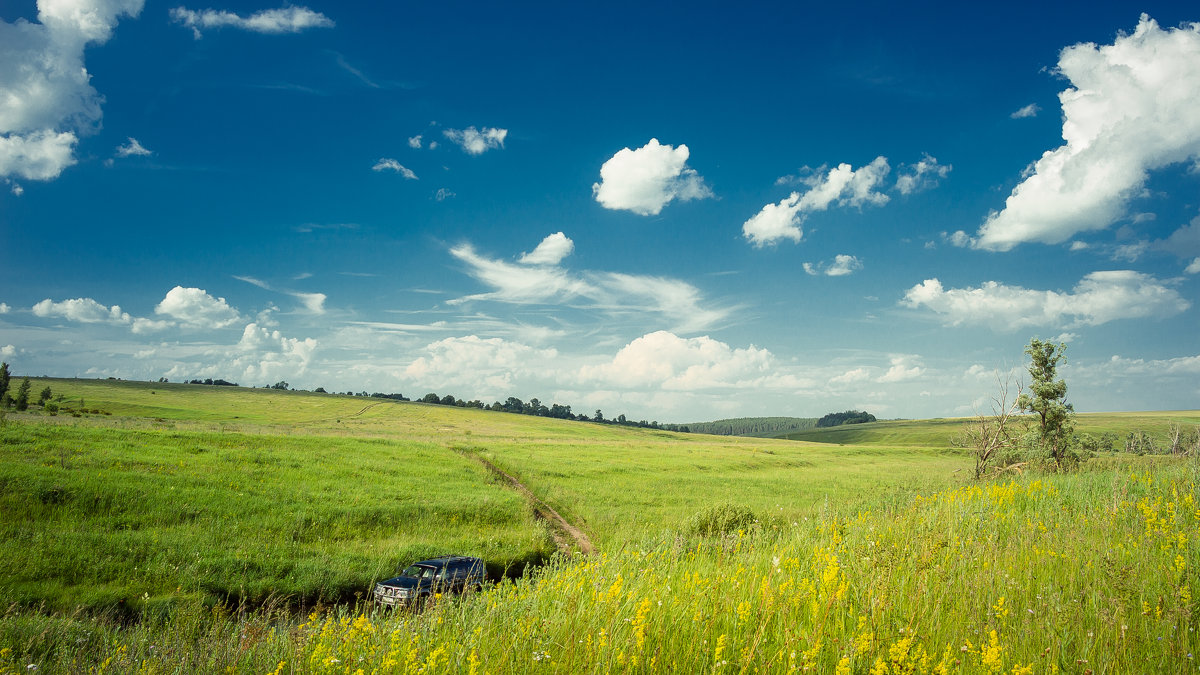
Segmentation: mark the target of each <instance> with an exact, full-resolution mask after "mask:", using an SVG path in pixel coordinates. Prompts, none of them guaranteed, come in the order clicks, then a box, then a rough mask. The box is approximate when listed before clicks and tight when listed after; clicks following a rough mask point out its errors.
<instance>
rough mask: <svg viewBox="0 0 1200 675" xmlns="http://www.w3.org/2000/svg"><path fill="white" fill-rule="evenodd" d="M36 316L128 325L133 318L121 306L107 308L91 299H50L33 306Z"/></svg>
mask: <svg viewBox="0 0 1200 675" xmlns="http://www.w3.org/2000/svg"><path fill="white" fill-rule="evenodd" d="M33 314H34V316H40V317H42V318H52V317H62V318H64V319H69V320H71V321H78V322H80V323H110V324H128V323H131V322H132V321H133V317H131V316H129V314H128V313H127V312H124V311H122V310H121V307H120V306H119V305H113V306H112V307H107V306H105V305H102V304H100V303H98V302H96V301H95V300H93V299H91V298H74V299H72V300H63V301H62V302H54V301H52V300H51V299H50V298H46V299H45V300H42V301H41V302H39V303H38V304H36V305H34V306H33Z"/></svg>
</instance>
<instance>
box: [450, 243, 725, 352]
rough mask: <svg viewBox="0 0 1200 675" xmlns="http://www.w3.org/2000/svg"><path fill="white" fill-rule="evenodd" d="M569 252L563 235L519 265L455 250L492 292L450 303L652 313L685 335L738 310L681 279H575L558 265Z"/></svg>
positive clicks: (599, 274) (591, 275) (469, 249)
mask: <svg viewBox="0 0 1200 675" xmlns="http://www.w3.org/2000/svg"><path fill="white" fill-rule="evenodd" d="M560 235H561V238H560ZM547 242H549V243H547ZM543 246H545V247H546V249H543V248H542V247H543ZM539 249H540V250H542V253H541V254H538V251H539ZM568 249H569V250H573V249H574V243H573V242H571V240H570V239H569V238H567V237H566V236H565V235H562V233H555V234H553V235H550V236H549V237H547V238H546V239H544V240H543V241H542V244H540V245H539V247H538V248H537V249H535V250H534V252H533V253H532V254H525V255H524V256H522V257H521V259H520V261H519V262H517V263H512V262H507V261H504V260H497V259H494V258H489V257H487V256H483V255H480V254H479V253H478V252H476V251H475V249H474V247H473V246H471V245H470V244H461V245H459V246H455V247H453V248H451V249H450V254H451V255H453V256H454V257H455V258H457V259H459V260H460V261H462V262H463V263H465V264H466V265H467V268H466V272H467V274H469V275H470V276H471V277H473V278H475V279H476V280H477V281H479V282H481V283H483V284H484V285H486V286H488V287H490V288H491V289H492V290H491V291H489V292H487V293H477V294H473V295H468V296H464V297H460V298H456V299H454V300H450V301H449V303H450V304H452V305H461V304H463V303H467V302H472V301H494V302H504V303H509V304H522V305H537V304H541V305H561V306H569V307H572V308H576V309H585V310H590V311H594V312H600V313H602V314H605V315H612V316H636V315H644V314H646V313H651V314H653V315H655V316H658V317H660V318H666V319H667V320H669V321H671V322H672V324H673V328H674V329H675V330H679V331H683V332H691V331H697V330H704V329H706V328H708V327H711V326H715V325H718V324H720V323H721V322H722V321H724V320H725V319H726V318H727V317H728V316H729V315H730V314H731V313H732V312H733V311H734V309H735V308H731V307H724V306H720V305H717V304H715V303H713V302H711V301H709V300H708V299H707V298H705V297H704V295H703V294H702V293H701V291H700V290H699V289H697V288H696V287H695V286H693V285H691V284H689V283H687V282H685V281H682V280H679V279H671V278H667V277H658V276H648V275H637V274H625V273H620V272H604V271H584V272H580V273H573V272H571V271H569V270H567V269H565V268H563V267H561V266H559V265H558V263H559V262H561V260H562V257H560V256H562V255H564V251H567V250H568ZM534 254H538V255H537V257H533V256H534Z"/></svg>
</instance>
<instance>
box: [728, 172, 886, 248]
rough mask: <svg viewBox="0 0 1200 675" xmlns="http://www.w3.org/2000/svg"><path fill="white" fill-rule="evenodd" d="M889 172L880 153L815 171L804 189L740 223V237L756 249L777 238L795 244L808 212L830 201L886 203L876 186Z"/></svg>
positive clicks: (856, 204) (859, 204)
mask: <svg viewBox="0 0 1200 675" xmlns="http://www.w3.org/2000/svg"><path fill="white" fill-rule="evenodd" d="M890 171H891V167H890V166H889V165H888V161H887V158H886V157H882V156H880V157H876V158H875V159H874V160H873V161H872V162H871V163H870V164H867V165H866V166H863V167H859V168H858V169H855V168H853V167H852V166H850V165H849V164H839V165H837V166H836V167H834V168H832V169H829V170H828V171H825V170H824V169H821V170H818V171H817V172H815V173H814V174H813V175H811V176H809V177H808V178H806V179H803V180H802V182H803V183H805V184H806V185H807V186H808V190H807V191H806V192H804V193H800V192H793V193H792V194H790V195H788V196H787V197H786V198H784V199H783V200H782V201H780V202H779V203H778V204H767V205H766V206H764V207H763V208H762V210H761V211H759V212H758V213H756V214H755V215H754V216H752V217H751V218H750V219H749V220H747V221H746V222H745V223H743V224H742V236H744V237H745V238H746V239H748V240H749V241H750V243H752V244H754V245H755V246H757V247H760V248H761V247H763V246H766V245H768V244H775V243H777V242H778V241H779V240H781V239H791V240H792V241H794V242H797V243H798V242H800V241H801V240H802V239H803V238H804V230H803V229H802V228H801V225H802V224H803V222H804V220H805V218H807V217H808V214H809V213H812V212H814V211H824V210H826V209H828V208H829V207H830V205H833V204H836V205H838V206H851V207H855V208H862V207H863V206H867V205H871V206H882V205H884V204H886V203H888V196H887V195H886V194H884V193H882V192H880V191H879V190H878V188H879V186H880V184H881V183H882V182H883V180H884V179H885V178H886V177H887V175H888V173H889V172H890Z"/></svg>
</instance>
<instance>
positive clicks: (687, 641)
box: [0, 380, 1200, 675]
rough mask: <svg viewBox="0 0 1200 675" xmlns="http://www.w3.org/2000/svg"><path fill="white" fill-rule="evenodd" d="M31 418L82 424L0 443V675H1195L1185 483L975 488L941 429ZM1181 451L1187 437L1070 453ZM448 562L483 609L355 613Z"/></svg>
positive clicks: (158, 411)
mask: <svg viewBox="0 0 1200 675" xmlns="http://www.w3.org/2000/svg"><path fill="white" fill-rule="evenodd" d="M45 386H50V387H51V389H52V391H53V392H54V397H53V398H54V399H57V398H58V396H59V395H61V396H62V400H61V402H60V405H61V406H62V407H63V410H67V409H68V408H69V409H72V410H74V411H75V412H74V413H71V412H62V413H60V414H58V415H55V416H51V415H48V414H46V412H45V411H42V410H39V409H38V408H37V407H36V406H34V408H33V409H31V411H29V412H27V413H15V412H8V413H7V414H5V415H4V416H3V418H0V560H3V561H4V574H3V575H0V603H3V605H4V606H5V607H6V610H5V613H4V615H3V616H0V673H3V674H4V675H8V674H9V673H16V672H30V671H31V670H33V669H31V668H29V667H28V666H29V665H30V664H32V665H34V666H37V669H38V670H39V671H41V672H149V673H155V672H205V673H207V672H253V673H263V672H277V673H278V672H301V673H308V672H313V673H327V672H328V673H335V672H336V673H346V672H349V673H354V672H357V671H358V669H360V668H361V669H362V671H363V672H412V673H416V672H422V673H439V672H442V673H457V672H467V673H470V672H477V673H482V672H495V673H503V672H529V671H531V670H546V671H548V672H564V673H565V672H572V673H574V672H595V673H606V672H612V671H623V672H624V671H628V672H660V671H663V672H721V671H729V672H732V671H733V670H735V669H736V670H739V671H741V670H745V671H759V672H781V673H782V672H793V671H805V670H808V671H810V672H838V673H853V674H856V675H863V674H866V673H896V672H902V673H910V672H911V673H933V672H945V673H1001V672H1003V673H1032V672H1054V671H1055V670H1057V672H1082V671H1081V670H1080V667H1081V666H1082V665H1083V664H1105V666H1104V667H1105V670H1104V672H1190V671H1187V670H1186V669H1180V668H1177V667H1176V666H1178V665H1181V664H1183V665H1187V664H1190V663H1192V661H1191V660H1189V659H1188V656H1187V655H1188V654H1193V655H1194V654H1196V653H1198V652H1200V640H1198V638H1197V633H1196V630H1195V629H1196V627H1197V626H1196V625H1195V624H1196V620H1195V619H1194V617H1196V616H1200V605H1198V604H1197V600H1196V598H1197V597H1198V595H1197V585H1198V584H1197V575H1196V571H1197V569H1198V568H1200V556H1198V551H1200V548H1198V546H1200V539H1198V538H1197V537H1196V536H1195V532H1196V531H1197V528H1200V508H1198V507H1200V498H1198V497H1200V496H1198V495H1197V481H1198V480H1200V465H1197V463H1196V462H1197V459H1196V458H1194V457H1192V458H1172V457H1162V456H1151V457H1132V456H1129V455H1127V454H1125V453H1120V454H1110V455H1107V456H1104V457H1101V458H1099V459H1097V460H1093V461H1092V462H1091V463H1090V464H1088V465H1086V467H1085V469H1086V470H1084V471H1080V472H1077V473H1074V474H1038V473H1036V472H1029V473H1027V474H1026V475H1024V476H1019V477H1017V479H1016V480H1014V481H1005V482H996V483H988V482H984V483H975V482H972V481H970V480H969V479H968V477H967V476H968V474H969V471H967V470H965V469H969V468H970V467H971V465H972V464H971V461H970V458H969V457H968V456H967V455H966V454H965V453H964V451H962V450H959V449H955V448H953V447H951V445H950V443H949V441H948V439H949V437H950V436H952V435H953V434H954V433H956V431H957V429H958V428H959V426H960V425H961V424H962V420H953V419H944V420H923V421H891V422H876V423H870V424H860V425H850V426H843V427H834V428H830V429H822V430H813V431H808V432H803V433H801V434H793V435H792V437H793V438H801V439H802V440H783V439H761V438H747V437H737V436H714V435H705V434H696V433H691V434H680V433H670V432H665V431H658V430H648V429H636V428H627V427H616V426H609V425H601V424H593V423H587V422H573V421H561V420H554V419H547V418H540V417H530V416H525V415H513V414H506V413H500V412H490V411H483V410H475V409H464V408H455V407H447V406H437V405H425V404H419V403H409V402H395V401H390V400H389V401H380V400H374V399H365V398H359V397H350V396H339V395H323V394H312V393H305V392H289V391H274V390H253V389H242V388H232V387H213V386H203V385H182V384H165V383H164V384H158V383H154V384H151V383H136V382H121V381H88V380H38V381H37V382H36V383H35V391H36V390H40V389H41V388H43V387H45ZM81 409H86V411H87V412H82V411H81ZM97 411H99V412H97ZM1172 423H1183V424H1188V425H1192V424H1200V411H1184V412H1174V413H1172V412H1163V413H1113V414H1089V415H1081V416H1080V420H1079V428H1080V430H1081V431H1084V432H1090V433H1096V434H1098V433H1103V432H1106V431H1107V432H1112V433H1118V434H1123V433H1128V432H1129V431H1134V430H1141V431H1148V432H1150V433H1154V434H1162V433H1164V432H1165V430H1166V428H1167V427H1168V426H1169V425H1170V424H1172ZM502 474H505V475H502ZM513 481H516V482H517V483H519V484H520V485H523V486H524V489H527V490H528V492H525V491H524V490H523V489H520V488H519V487H518V486H517V485H514V483H513ZM556 518H561V519H562V520H561V522H560V521H557V520H555V519H556ZM562 523H565V524H566V527H564V526H563V525H562ZM593 549H594V550H596V553H594V554H592V555H583V554H582V552H583V551H591V550H593ZM449 553H464V554H472V555H478V556H481V557H484V558H485V559H486V560H487V561H488V562H489V572H490V574H491V577H492V579H494V580H496V581H498V582H500V583H497V584H496V585H495V586H492V587H490V588H488V589H486V590H485V591H484V592H482V593H479V594H477V595H475V594H472V595H468V596H465V597H462V598H443V599H441V600H439V601H437V602H436V603H435V604H433V605H432V606H430V607H427V608H425V609H424V611H419V612H410V611H399V612H390V611H389V612H385V611H379V610H378V608H372V607H371V606H369V605H367V604H366V603H364V601H363V599H364V598H365V597H368V596H367V593H368V592H369V589H370V588H371V585H372V583H373V582H374V581H376V580H378V579H381V578H384V577H387V576H390V575H392V574H394V573H395V571H396V570H397V569H398V568H399V567H401V566H402V565H404V564H406V563H408V562H411V561H413V560H414V559H418V558H422V557H428V556H433V555H439V554H449ZM505 575H507V576H508V580H506V581H505V580H504V578H505ZM1160 638H1161V639H1160Z"/></svg>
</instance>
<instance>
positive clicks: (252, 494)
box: [0, 422, 551, 610]
mask: <svg viewBox="0 0 1200 675" xmlns="http://www.w3.org/2000/svg"><path fill="white" fill-rule="evenodd" d="M0 514H2V515H0V557H3V559H4V560H5V569H6V573H5V575H4V576H3V578H2V579H0V597H3V598H4V599H5V600H7V601H9V602H16V603H18V605H21V606H25V607H33V606H40V605H43V604H44V605H45V606H46V607H48V608H52V609H63V610H67V609H72V608H75V607H77V606H82V607H84V608H86V609H89V610H100V609H109V608H114V607H125V608H136V607H140V606H142V605H153V604H155V603H169V602H174V601H177V600H179V599H182V598H189V597H190V598H201V599H203V600H205V601H207V602H215V601H232V602H234V603H235V604H236V603H238V602H243V601H244V602H250V603H252V604H258V603H261V602H263V601H265V600H266V599H267V598H268V597H269V596H272V595H274V596H280V597H281V598H282V599H283V600H284V601H286V602H291V603H312V602H320V601H325V602H329V601H343V600H345V599H347V598H351V599H352V598H353V597H354V596H355V594H356V593H359V592H362V591H364V590H366V589H367V588H369V585H370V583H371V582H372V581H374V580H375V579H378V578H381V577H384V576H388V575H390V574H391V573H392V572H393V571H394V570H396V569H398V568H399V567H401V566H402V565H403V564H405V563H407V562H410V561H411V560H412V559H413V558H419V557H426V556H430V555H436V554H439V553H445V552H451V551H454V552H463V553H470V554H475V555H480V556H483V557H485V558H486V559H488V560H491V561H493V562H494V563H496V564H498V565H501V566H503V565H504V564H506V563H507V564H519V563H521V562H522V561H525V560H536V559H538V558H541V557H543V556H544V555H546V554H547V553H548V552H549V551H550V550H551V546H550V544H549V543H548V541H547V539H546V533H545V532H544V530H543V528H542V527H541V526H540V525H538V524H537V523H535V522H534V521H533V520H532V518H531V516H530V513H529V511H528V508H527V507H526V505H525V503H524V501H523V500H522V499H521V498H520V497H519V496H518V495H516V494H514V493H513V492H512V491H510V490H507V489H505V488H504V487H503V486H500V485H498V484H496V483H494V482H493V481H492V479H491V477H490V476H489V475H488V473H487V472H486V471H485V470H484V469H483V468H482V467H480V466H479V465H478V464H476V463H474V462H471V461H468V460H466V459H464V458H462V457H460V456H458V455H457V454H455V453H453V452H450V451H448V450H446V449H444V448H441V447H438V446H434V445H430V444H427V443H419V442H399V441H390V440H385V439H354V438H332V437H320V436H306V437H289V436H280V435H254V434H233V433H219V432H191V431H173V430H156V429H134V430H127V429H107V428H95V427H90V426H48V425H41V424H36V423H35V424H30V423H27V422H19V423H10V424H7V425H6V426H4V427H3V428H0Z"/></svg>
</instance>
